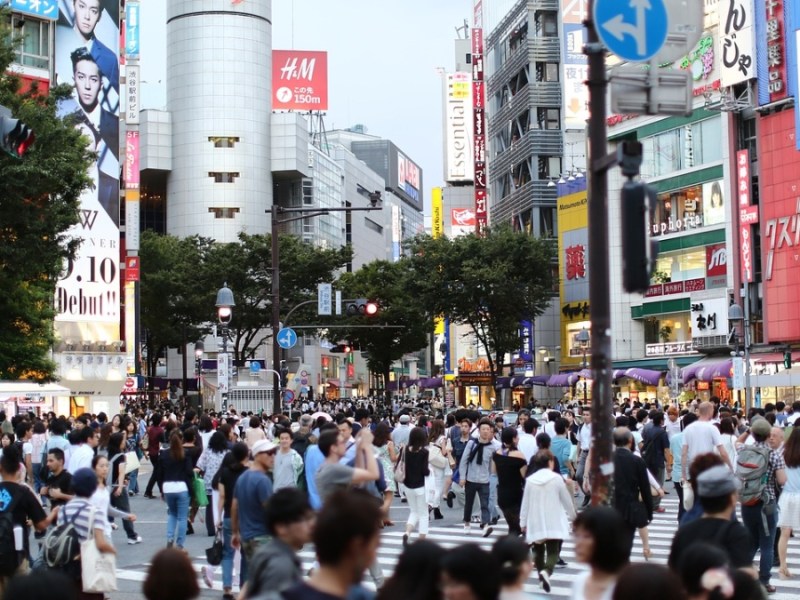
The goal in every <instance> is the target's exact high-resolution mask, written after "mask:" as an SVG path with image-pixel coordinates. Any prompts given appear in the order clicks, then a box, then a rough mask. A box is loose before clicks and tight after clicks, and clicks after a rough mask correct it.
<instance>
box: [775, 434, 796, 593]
mask: <svg viewBox="0 0 800 600" xmlns="http://www.w3.org/2000/svg"><path fill="white" fill-rule="evenodd" d="M783 460H784V462H785V463H786V484H785V485H784V486H783V491H782V492H781V495H780V497H779V498H778V527H780V529H781V536H780V538H778V558H779V559H780V562H781V566H780V568H779V569H778V576H779V577H780V578H781V579H789V578H790V577H791V576H792V574H791V573H790V572H789V566H788V564H787V563H786V552H787V549H788V547H789V538H790V537H791V536H792V531H793V530H795V529H800V427H797V426H795V428H794V429H793V430H792V433H791V434H790V435H789V439H788V440H786V444H784V446H783Z"/></svg>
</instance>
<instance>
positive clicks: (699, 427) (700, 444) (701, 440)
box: [681, 421, 722, 472]
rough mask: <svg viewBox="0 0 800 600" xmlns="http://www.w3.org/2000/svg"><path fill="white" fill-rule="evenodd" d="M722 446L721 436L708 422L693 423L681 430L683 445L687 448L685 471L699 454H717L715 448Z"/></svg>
mask: <svg viewBox="0 0 800 600" xmlns="http://www.w3.org/2000/svg"><path fill="white" fill-rule="evenodd" d="M721 444H722V436H721V435H720V433H719V429H717V428H716V427H715V426H714V425H713V423H711V422H710V421H695V422H694V423H692V424H691V425H689V426H688V427H687V428H686V429H684V430H683V445H682V446H681V448H683V447H686V448H687V462H686V465H685V467H684V468H685V469H686V470H687V472H688V470H689V465H690V464H691V463H692V461H693V460H694V459H695V457H696V456H698V455H700V454H707V453H709V452H713V453H715V454H719V451H718V450H717V447H718V446H720V445H721Z"/></svg>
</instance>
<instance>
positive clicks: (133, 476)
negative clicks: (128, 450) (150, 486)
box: [126, 469, 139, 494]
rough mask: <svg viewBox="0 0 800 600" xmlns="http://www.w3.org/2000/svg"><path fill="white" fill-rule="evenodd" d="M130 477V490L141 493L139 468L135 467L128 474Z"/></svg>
mask: <svg viewBox="0 0 800 600" xmlns="http://www.w3.org/2000/svg"><path fill="white" fill-rule="evenodd" d="M126 477H127V478H128V490H129V491H131V492H133V493H134V494H138V493H139V469H134V470H133V471H131V472H130V473H128V474H127V475H126Z"/></svg>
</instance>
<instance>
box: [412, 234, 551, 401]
mask: <svg viewBox="0 0 800 600" xmlns="http://www.w3.org/2000/svg"><path fill="white" fill-rule="evenodd" d="M409 249H410V257H409V259H408V260H409V263H410V269H411V271H412V273H413V275H412V277H411V278H410V280H409V281H410V285H409V288H410V291H411V293H413V294H414V295H415V296H416V297H417V298H418V299H419V301H420V302H421V303H422V304H424V306H425V307H426V309H427V311H428V314H430V315H445V316H447V317H448V318H449V320H450V322H451V323H459V324H464V325H467V326H468V327H469V328H470V329H471V330H472V333H473V334H474V336H475V338H476V339H477V340H478V343H479V344H480V345H481V346H482V347H483V348H484V350H485V352H486V359H487V361H488V363H489V369H490V371H491V375H492V386H494V384H495V382H496V378H497V376H498V375H499V374H500V372H501V369H502V367H503V360H504V357H505V355H506V354H508V353H511V352H514V351H517V350H519V348H520V335H519V329H520V322H521V321H532V320H533V319H534V318H535V317H537V316H539V315H541V314H542V313H543V312H544V311H545V310H546V308H547V306H548V305H549V304H550V302H552V299H553V294H554V284H555V279H554V276H553V260H554V248H553V245H552V243H551V242H550V241H548V240H542V239H538V238H534V237H531V236H529V235H526V234H524V233H519V232H514V231H512V229H511V228H510V227H506V226H500V227H492V228H489V229H487V231H486V235H485V236H484V237H478V236H477V235H475V234H470V235H466V236H461V237H457V238H454V239H448V238H444V237H441V238H436V239H434V238H431V237H430V236H419V237H417V238H415V239H413V240H412V241H411V242H410V243H409Z"/></svg>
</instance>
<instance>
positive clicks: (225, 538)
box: [222, 517, 245, 590]
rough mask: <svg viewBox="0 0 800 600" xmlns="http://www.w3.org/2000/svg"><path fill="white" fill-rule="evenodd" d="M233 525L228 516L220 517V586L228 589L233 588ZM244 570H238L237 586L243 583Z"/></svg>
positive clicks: (234, 552)
mask: <svg viewBox="0 0 800 600" xmlns="http://www.w3.org/2000/svg"><path fill="white" fill-rule="evenodd" d="M232 538H233V527H232V526H231V519H230V517H225V518H224V519H222V587H223V589H226V590H229V589H232V588H233V557H234V555H235V554H236V551H235V550H234V549H233V546H231V539H232ZM244 574H245V571H244V570H240V571H239V587H242V586H243V585H244V581H245V580H244V577H243V575H244Z"/></svg>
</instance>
